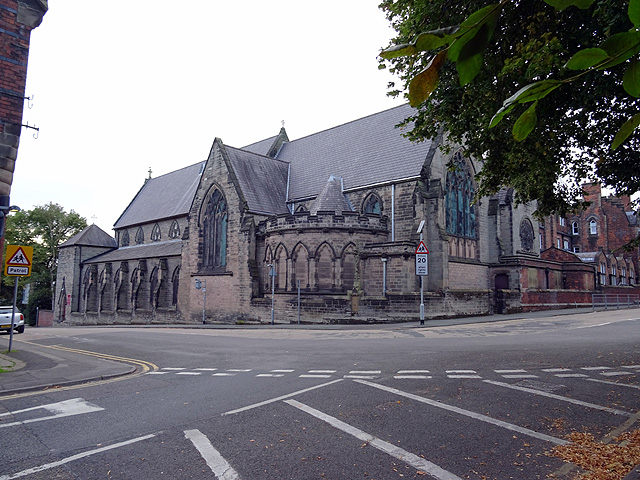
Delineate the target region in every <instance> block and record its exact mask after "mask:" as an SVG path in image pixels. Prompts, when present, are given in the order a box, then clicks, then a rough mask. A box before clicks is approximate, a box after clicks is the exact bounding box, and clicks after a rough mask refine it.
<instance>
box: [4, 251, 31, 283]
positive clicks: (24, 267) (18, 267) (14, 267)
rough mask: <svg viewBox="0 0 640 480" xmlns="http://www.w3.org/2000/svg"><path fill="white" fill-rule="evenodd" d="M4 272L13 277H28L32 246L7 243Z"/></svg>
mask: <svg viewBox="0 0 640 480" xmlns="http://www.w3.org/2000/svg"><path fill="white" fill-rule="evenodd" d="M5 259H6V260H5V263H4V274H5V275H8V276H13V277H28V276H29V275H31V262H32V259H33V247H26V246H21V245H7V254H6V256H5Z"/></svg>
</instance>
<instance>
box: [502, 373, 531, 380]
mask: <svg viewBox="0 0 640 480" xmlns="http://www.w3.org/2000/svg"><path fill="white" fill-rule="evenodd" d="M502 376H503V377H504V378H513V379H519V378H520V379H523V378H539V377H538V375H532V374H527V373H522V374H518V375H502Z"/></svg>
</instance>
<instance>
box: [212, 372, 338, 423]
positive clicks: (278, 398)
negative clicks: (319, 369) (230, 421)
mask: <svg viewBox="0 0 640 480" xmlns="http://www.w3.org/2000/svg"><path fill="white" fill-rule="evenodd" d="M341 381H342V379H341V378H338V379H337V380H333V381H331V382H327V383H322V384H320V385H314V386H313V387H309V388H305V389H303V390H298V391H297V392H292V393H289V394H287V395H282V396H280V397H276V398H272V399H270V400H265V401H264V402H259V403H254V404H253V405H247V406H246V407H242V408H237V409H236V410H229V411H228V412H224V413H223V414H222V415H234V414H236V413H240V412H244V411H247V410H251V409H254V408H258V407H262V406H264V405H269V404H270V403H274V402H279V401H280V400H284V399H286V398H290V397H294V396H296V395H300V394H301V393H306V392H310V391H311V390H316V389H318V388H323V387H328V386H329V385H333V384H334V383H338V382H341Z"/></svg>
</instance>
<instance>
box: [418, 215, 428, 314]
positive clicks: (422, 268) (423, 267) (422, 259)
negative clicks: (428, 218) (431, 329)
mask: <svg viewBox="0 0 640 480" xmlns="http://www.w3.org/2000/svg"><path fill="white" fill-rule="evenodd" d="M423 228H424V220H422V221H421V222H420V226H419V227H418V232H417V233H419V234H420V243H419V244H418V248H416V275H418V276H420V325H424V277H425V276H426V275H428V274H429V261H428V260H427V255H429V250H427V246H426V245H425V244H424V241H423V237H422V229H423Z"/></svg>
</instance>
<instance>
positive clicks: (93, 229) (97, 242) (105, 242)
mask: <svg viewBox="0 0 640 480" xmlns="http://www.w3.org/2000/svg"><path fill="white" fill-rule="evenodd" d="M76 245H77V246H91V247H112V248H116V247H117V246H118V245H117V244H116V241H115V239H114V238H112V237H111V235H109V234H108V233H107V232H105V231H104V230H102V229H101V228H100V227H98V226H97V225H96V224H95V223H94V224H93V225H89V226H88V227H86V228H84V229H83V230H82V231H81V232H79V233H76V234H75V235H74V236H72V237H71V238H69V240H67V241H66V242H64V243H62V244H60V245H59V247H58V248H63V247H72V246H76Z"/></svg>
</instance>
